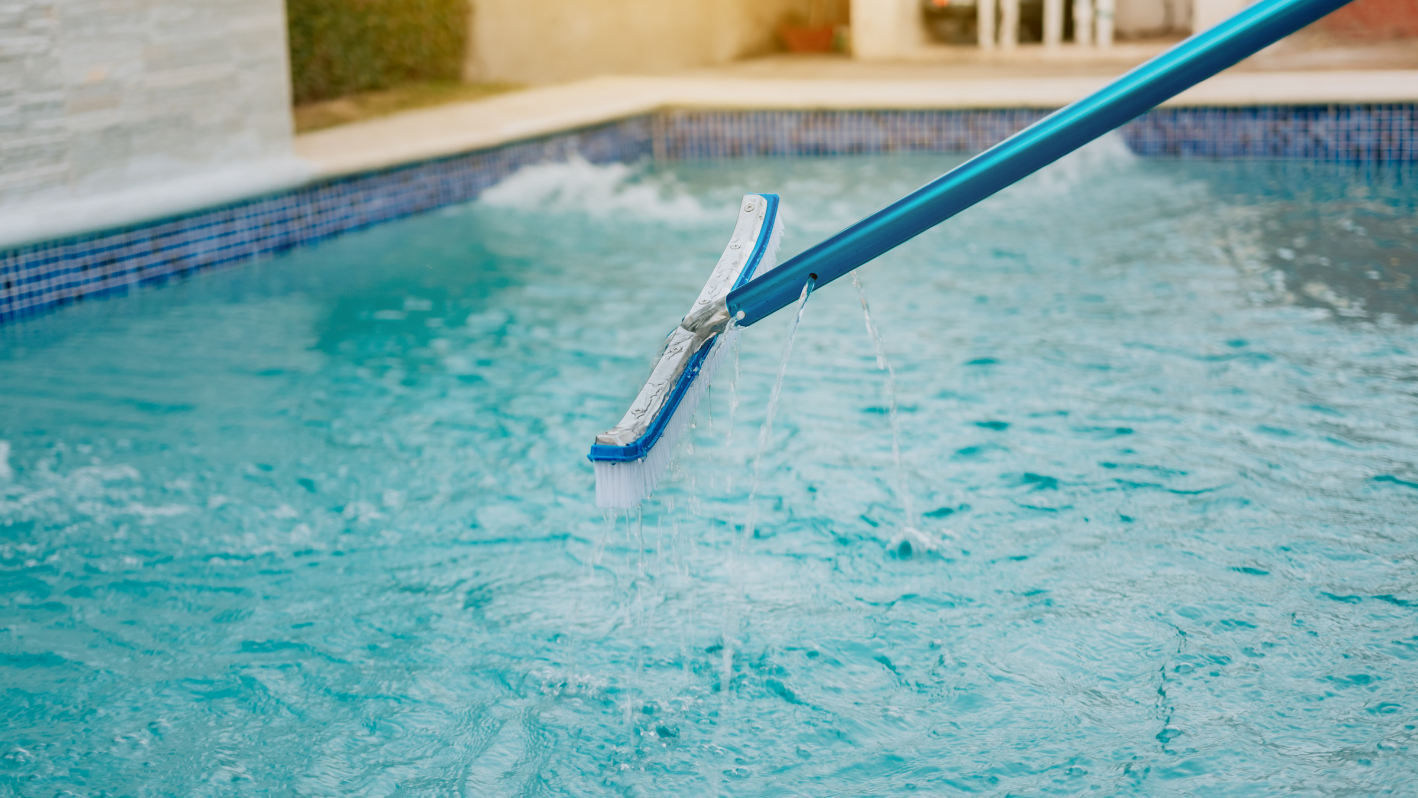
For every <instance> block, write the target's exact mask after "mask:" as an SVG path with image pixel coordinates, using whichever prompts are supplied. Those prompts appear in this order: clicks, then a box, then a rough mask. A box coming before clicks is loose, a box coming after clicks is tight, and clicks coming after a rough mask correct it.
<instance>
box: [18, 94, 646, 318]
mask: <svg viewBox="0 0 1418 798" xmlns="http://www.w3.org/2000/svg"><path fill="white" fill-rule="evenodd" d="M573 153H576V154H579V155H580V156H581V157H582V158H584V159H586V160H588V161H590V162H592V163H611V162H621V161H634V160H639V159H642V158H646V157H649V156H650V154H651V143H650V119H649V117H638V118H634V119H628V120H624V121H621V122H615V123H612V124H608V125H601V126H598V127H594V128H589V129H586V130H580V131H575V132H571V133H565V134H559V135H555V136H548V137H545V138H540V139H534V140H530V141H522V142H517V143H515V144H508V145H504V146H501V147H495V148H492V149H488V150H480V151H477V152H471V153H466V154H463V155H457V156H453V157H450V158H439V159H436V160H432V161H425V162H422V163H417V164H413V165H410V166H404V167H398V168H394V169H389V170H385V171H380V172H371V173H367V174H360V175H354V176H350V177H343V178H338V179H335V180H329V181H324V182H320V183H317V184H314V185H311V186H305V187H302V188H299V189H295V190H293V191H289V192H284V193H280V194H275V195H271V196H267V197H260V198H257V199H253V200H248V201H245V202H240V203H236V204H234V205H229V206H226V207H220V208H214V209H211V210H204V211H199V212H196V213H191V214H186V215H183V216H179V217H175V218H171V219H166V220H162V221H158V222H153V223H150V224H144V225H137V226H133V227H128V228H123V229H119V230H111V231H105V232H102V233H96V234H90V235H85V236H79V237H75V238H68V239H61V240H58V241H48V242H44V243H40V244H34V245H30V246H26V247H22V248H19V249H13V250H9V251H7V252H0V324H3V323H5V322H9V321H13V320H15V319H17V318H20V317H23V316H29V315H34V314H36V313H41V312H44V311H46V310H48V309H50V308H53V307H56V306H59V305H67V304H70V303H73V302H79V301H82V300H84V299H90V298H95V297H99V296H104V295H109V294H115V293H126V292H127V291H128V290H130V289H131V288H133V287H134V286H137V285H142V284H147V283H158V282H163V281H165V280H169V279H172V278H174V277H180V276H183V275H186V274H189V273H191V272H193V271H197V270H199V269H207V268H213V267H217V266H222V265H227V264H232V263H236V262H242V261H248V260H251V259H253V258H259V257H263V256H269V255H274V254H277V253H280V252H283V251H285V250H288V249H291V248H292V247H297V246H300V245H302V244H309V243H313V242H316V241H319V240H321V239H325V238H329V237H331V236H334V235H338V234H340V233H344V232H348V231H351V230H357V229H359V228H362V227H368V226H370V225H373V224H378V223H380V222H385V221H389V220H391V219H398V218H401V217H404V216H409V215H412V214H415V213H420V212H423V211H429V210H433V209H435V208H441V207H444V206H447V205H454V204H457V203H460V202H467V201H468V200H471V199H474V198H476V197H477V196H478V194H480V193H482V191H483V189H485V188H487V187H488V186H491V185H493V184H495V183H497V182H498V181H500V180H502V179H503V178H505V177H507V176H508V175H510V174H512V173H513V172H515V171H517V170H518V169H520V168H522V167H524V166H528V165H531V164H536V163H545V162H548V161H564V160H566V159H567V158H568V157H569V156H570V155H571V154H573Z"/></svg>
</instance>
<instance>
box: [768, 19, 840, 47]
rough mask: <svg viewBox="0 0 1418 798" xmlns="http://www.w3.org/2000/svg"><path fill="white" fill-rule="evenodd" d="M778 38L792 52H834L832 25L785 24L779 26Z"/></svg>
mask: <svg viewBox="0 0 1418 798" xmlns="http://www.w3.org/2000/svg"><path fill="white" fill-rule="evenodd" d="M778 38H780V39H782V40H783V45H784V46H785V47H787V48H788V52H790V53H830V52H832V38H833V28H832V26H831V25H784V26H782V27H780V28H778Z"/></svg>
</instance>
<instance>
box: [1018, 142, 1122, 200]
mask: <svg viewBox="0 0 1418 798" xmlns="http://www.w3.org/2000/svg"><path fill="white" fill-rule="evenodd" d="M1138 161H1139V158H1138V156H1137V154H1136V153H1134V152H1133V151H1132V149H1131V148H1129V147H1128V145H1127V142H1126V141H1125V140H1123V134H1121V133H1119V132H1117V131H1116V130H1114V131H1112V132H1111V133H1105V134H1104V135H1103V136H1101V137H1099V138H1097V139H1094V140H1093V141H1091V142H1089V143H1087V144H1085V145H1083V146H1082V147H1079V148H1078V149H1076V150H1074V151H1073V152H1071V153H1069V154H1068V155H1065V156H1064V157H1062V158H1060V159H1058V160H1057V161H1054V162H1053V163H1051V164H1049V165H1048V166H1045V167H1044V168H1043V169H1040V170H1039V171H1038V172H1035V173H1034V174H1033V175H1031V176H1030V177H1027V178H1025V179H1024V180H1022V181H1021V182H1020V184H1019V185H1020V186H1021V187H1022V188H1023V189H1025V190H1026V191H1027V192H1029V193H1031V194H1043V195H1057V194H1067V193H1068V192H1070V191H1072V190H1073V189H1074V188H1075V187H1077V186H1078V185H1079V184H1081V183H1083V182H1084V181H1099V180H1103V179H1105V178H1106V177H1107V176H1109V175H1113V174H1115V173H1117V172H1120V171H1123V170H1126V169H1130V168H1132V167H1133V166H1134V165H1136V164H1137V162H1138Z"/></svg>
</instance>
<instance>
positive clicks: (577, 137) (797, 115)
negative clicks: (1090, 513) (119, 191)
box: [0, 104, 1418, 324]
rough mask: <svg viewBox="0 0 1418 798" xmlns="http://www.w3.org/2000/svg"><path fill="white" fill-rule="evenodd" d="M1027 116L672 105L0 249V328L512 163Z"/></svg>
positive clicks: (1349, 151)
mask: <svg viewBox="0 0 1418 798" xmlns="http://www.w3.org/2000/svg"><path fill="white" fill-rule="evenodd" d="M1047 113H1048V112H1047V111H1043V110H1031V109H999V110H963V111H668V112H664V113H660V114H656V115H654V116H642V117H636V118H632V119H626V120H623V121H620V122H614V123H610V124H606V125H600V126H596V127H592V128H587V129H585V130H579V131H573V132H569V133H564V134H558V135H553V136H547V137H543V138H539V139H533V140H528V141H522V142H517V143H514V144H507V145H503V146H500V147H495V148H491V149H487V150H480V151H477V152H471V153H466V154H463V155H457V156H453V157H449V158H440V159H436V160H431V161H426V162H422V163H417V164H412V165H409V166H404V167H398V168H395V169H389V170H385V171H380V172H372V173H367V174H361V175H354V176H351V177H345V178H339V179H336V180H329V181H324V182H321V183H317V184H314V185H311V186H306V187H303V188H300V189H296V190H293V191H289V192H285V193H281V194H276V195H272V196H268V197H261V198H257V199H253V200H248V201H245V202H240V203H236V204H233V205H229V206H226V207H221V208H215V209H211V210H205V211H199V212H196V213H191V214H186V215H183V216H179V217H174V218H171V219H167V220H162V221H158V222H153V223H150V224H144V225H137V226H134V227H129V228H124V229H120V230H111V231H106V232H102V233H95V234H90V235H85V236H79V237H74V238H68V239H62V240H58V241H50V242H45V243H41V244H35V245H31V246H27V247H23V248H20V249H12V250H8V251H5V252H0V324H3V323H5V322H9V321H13V320H15V319H17V318H20V317H23V316H29V315H33V314H37V313H41V312H43V311H45V310H48V309H50V308H53V307H57V306H60V305H65V304H69V303H72V302H78V301H81V300H83V299H86V298H92V297H97V296H102V295H106V294H113V293H124V292H126V291H128V290H129V289H130V288H132V287H134V286H137V285H142V284H147V283H157V282H162V281H164V280H168V279H171V278H173V277H177V276H182V275H185V274H188V273H191V272H193V271H197V270H200V269H206V268H212V267H217V266H221V265H224V264H231V263H237V262H242V261H247V260H250V259H253V258H258V257H263V256H269V255H274V254H277V253H279V252H282V251H284V250H287V249H290V248H292V247H296V246H300V245H302V244H309V243H313V242H316V241H319V240H321V239H324V238H329V237H331V236H334V235H338V234H340V233H343V232H347V231H350V230H356V229H359V228H361V227H368V226H370V225H373V224H377V223H379V222H383V221H388V220H391V219H397V218H400V217H404V216H409V215H411V214H415V213H420V212H423V211H428V210H432V209H435V208H439V207H443V206H446V205H452V204H457V203H460V202H467V201H469V200H472V199H475V198H476V197H477V196H478V194H480V193H481V192H482V190H483V189H485V188H487V187H488V186H491V185H493V184H495V183H497V182H498V181H499V180H501V179H502V178H504V177H506V176H507V175H509V174H511V173H512V172H514V171H516V170H517V169H519V168H521V167H523V166H527V165H530V164H535V163H544V162H548V161H563V160H566V159H567V158H568V157H570V156H571V155H572V154H573V153H575V154H579V155H580V156H581V157H582V158H585V159H586V160H588V161H591V162H592V163H609V162H623V161H634V160H639V159H642V158H646V157H652V156H653V157H654V158H656V159H657V160H682V159H706V158H710V159H712V158H740V157H767V156H827V155H846V154H855V153H879V152H907V151H930V152H975V151H979V150H983V149H985V148H986V147H989V146H991V145H993V144H995V143H996V142H998V141H1000V140H1001V139H1003V138H1005V137H1007V136H1009V135H1011V134H1013V133H1015V132H1016V131H1018V130H1021V129H1023V128H1025V127H1027V126H1028V125H1030V124H1032V123H1034V122H1036V121H1038V120H1039V119H1041V118H1043V117H1044V116H1045V115H1046V114H1047ZM1122 135H1123V138H1124V140H1125V141H1126V142H1127V143H1128V146H1129V147H1131V148H1132V149H1133V150H1134V151H1135V152H1137V153H1138V154H1140V155H1145V156H1170V157H1184V158H1188V157H1190V158H1298V159H1307V160H1319V161H1342V162H1354V163H1367V164H1377V163H1393V162H1415V161H1418V105H1414V104H1391V105H1355V106H1333V105H1330V106H1295V107H1262V108H1163V109H1159V110H1156V111H1152V112H1150V113H1147V114H1144V115H1143V116H1141V117H1139V118H1138V119H1135V120H1133V121H1132V122H1129V123H1128V124H1127V125H1124V126H1123V128H1122Z"/></svg>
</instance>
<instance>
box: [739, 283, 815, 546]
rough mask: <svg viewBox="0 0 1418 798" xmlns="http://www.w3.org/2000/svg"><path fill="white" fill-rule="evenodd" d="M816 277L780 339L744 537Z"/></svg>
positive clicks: (806, 287) (760, 432)
mask: <svg viewBox="0 0 1418 798" xmlns="http://www.w3.org/2000/svg"><path fill="white" fill-rule="evenodd" d="M815 277H816V275H814V276H813V278H809V279H808V281H807V282H805V283H803V290H802V293H801V294H799V295H798V307H797V310H795V311H794V312H793V320H792V321H791V322H789V324H788V337H787V340H785V341H784V342H783V356H782V357H781V358H779V360H778V376H777V377H776V378H775V379H774V380H773V391H772V392H771V393H769V394H768V415H767V417H766V418H764V419H763V426H761V427H759V428H758V451H756V452H755V453H754V455H753V482H752V483H750V485H749V489H748V520H747V521H746V522H744V525H743V536H744V540H747V539H749V538H751V537H753V527H754V524H755V523H757V521H758V511H757V508H756V506H755V504H754V499H756V498H757V497H758V484H759V480H760V478H761V476H762V473H763V453H764V451H766V450H767V449H768V439H769V438H771V437H772V436H773V417H774V416H776V415H777V414H778V397H779V395H781V394H782V393H783V377H784V375H786V374H787V373H788V358H789V356H791V355H792V354H793V339H794V338H796V337H797V335H798V325H799V324H801V323H802V320H803V307H804V306H805V305H807V299H808V297H810V296H812V287H813V285H814V284H815V283H816V282H817V281H816V279H814V278H815Z"/></svg>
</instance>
